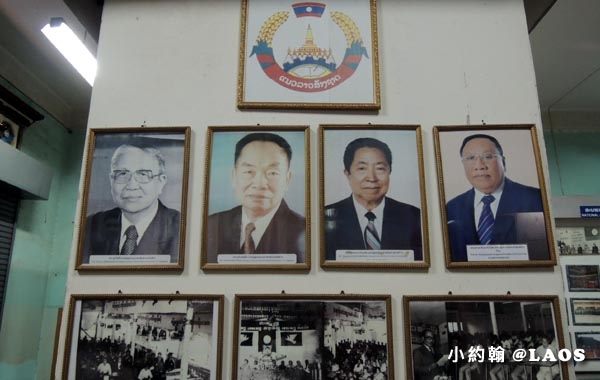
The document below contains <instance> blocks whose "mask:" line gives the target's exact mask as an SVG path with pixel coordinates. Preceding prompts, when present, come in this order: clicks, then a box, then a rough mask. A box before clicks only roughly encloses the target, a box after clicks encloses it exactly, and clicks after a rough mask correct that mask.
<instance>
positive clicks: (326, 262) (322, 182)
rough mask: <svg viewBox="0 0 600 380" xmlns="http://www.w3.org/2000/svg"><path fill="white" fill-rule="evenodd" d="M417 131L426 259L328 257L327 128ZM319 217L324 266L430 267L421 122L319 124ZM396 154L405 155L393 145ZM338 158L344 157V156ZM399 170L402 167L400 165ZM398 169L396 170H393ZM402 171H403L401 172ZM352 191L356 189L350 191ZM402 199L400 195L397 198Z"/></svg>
mask: <svg viewBox="0 0 600 380" xmlns="http://www.w3.org/2000/svg"><path fill="white" fill-rule="evenodd" d="M339 130H348V131H352V130H355V131H414V132H415V142H416V152H417V164H418V181H419V195H420V211H421V231H422V232H421V242H422V248H423V249H422V251H423V260H422V261H414V262H407V263H390V262H337V261H335V260H327V259H326V249H327V247H326V238H325V223H326V222H325V178H326V176H325V154H326V152H325V132H326V131H339ZM318 133H319V212H320V214H319V218H320V226H321V228H320V231H319V232H320V237H321V245H320V262H321V267H322V268H345V269H350V268H375V269H411V268H412V269H426V268H429V266H430V256H429V229H428V219H427V198H426V191H425V172H424V164H423V140H422V136H421V126H420V125H390V124H321V125H320V126H319V132H318ZM390 149H391V150H392V154H393V155H395V158H394V161H395V162H402V159H401V157H400V158H399V157H398V156H397V155H398V154H397V153H395V152H397V150H394V148H393V147H390ZM336 159H339V160H340V161H341V160H342V157H338V158H336ZM397 165H399V164H397ZM396 170H397V171H398V172H399V170H398V169H396ZM392 173H394V171H392ZM398 175H402V173H399V174H398ZM350 193H352V192H351V191H350ZM396 200H398V199H396Z"/></svg>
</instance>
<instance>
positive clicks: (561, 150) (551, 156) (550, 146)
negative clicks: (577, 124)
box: [544, 131, 600, 196]
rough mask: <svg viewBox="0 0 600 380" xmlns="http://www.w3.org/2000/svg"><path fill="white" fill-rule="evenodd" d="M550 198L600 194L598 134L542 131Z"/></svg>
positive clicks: (599, 143)
mask: <svg viewBox="0 0 600 380" xmlns="http://www.w3.org/2000/svg"><path fill="white" fill-rule="evenodd" d="M544 140H545V142H546V152H547V155H548V169H549V171H550V187H551V194H552V196H574V195H598V194H600V175H599V174H598V173H599V169H598V168H599V167H600V131H599V132H594V131H585V132H584V131H579V132H566V131H545V132H544Z"/></svg>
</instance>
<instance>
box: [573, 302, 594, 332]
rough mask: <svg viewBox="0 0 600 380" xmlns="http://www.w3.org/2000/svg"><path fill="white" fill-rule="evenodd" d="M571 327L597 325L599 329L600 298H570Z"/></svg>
mask: <svg viewBox="0 0 600 380" xmlns="http://www.w3.org/2000/svg"><path fill="white" fill-rule="evenodd" d="M570 304H571V316H572V318H573V325H598V326H599V327H600V298H571V299H570Z"/></svg>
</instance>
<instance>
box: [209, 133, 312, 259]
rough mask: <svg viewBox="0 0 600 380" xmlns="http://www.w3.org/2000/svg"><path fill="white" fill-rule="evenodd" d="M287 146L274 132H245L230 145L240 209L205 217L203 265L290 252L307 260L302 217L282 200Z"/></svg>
mask: <svg viewBox="0 0 600 380" xmlns="http://www.w3.org/2000/svg"><path fill="white" fill-rule="evenodd" d="M291 159H292V148H291V147H290V145H289V143H288V142H287V141H286V140H285V139H284V138H283V137H281V136H279V135H276V134H274V133H266V132H259V133H250V134H248V135H246V136H244V137H243V138H242V139H240V140H239V141H238V142H237V144H236V146H235V155H234V168H233V173H232V180H233V187H234V189H235V194H236V197H237V198H238V199H239V201H240V205H239V206H236V207H234V208H232V209H230V210H227V211H223V212H218V213H215V214H212V215H210V216H209V217H208V226H207V231H208V233H207V235H206V238H207V262H208V263H217V262H218V255H221V254H229V255H231V254H244V253H245V254H295V255H296V263H305V262H306V247H305V245H306V219H305V218H304V217H303V216H301V215H299V214H297V213H296V212H294V211H293V210H291V209H290V208H289V207H288V205H287V203H286V202H285V200H284V199H283V196H284V195H285V192H286V190H287V189H288V186H289V184H290V181H291V179H292V173H291V171H290V162H291Z"/></svg>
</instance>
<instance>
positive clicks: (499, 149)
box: [459, 133, 506, 169]
mask: <svg viewBox="0 0 600 380" xmlns="http://www.w3.org/2000/svg"><path fill="white" fill-rule="evenodd" d="M474 139H488V140H490V141H491V142H493V143H494V145H495V146H496V149H497V150H498V153H500V156H502V165H503V166H504V168H505V169H506V158H504V151H503V150H502V145H500V143H499V142H498V140H497V139H496V138H495V137H494V136H490V135H486V134H483V133H477V134H475V135H470V136H467V137H465V139H464V140H463V142H462V145H461V146H460V151H459V153H460V156H461V157H462V153H463V149H465V145H467V143H468V142H469V141H471V140H474Z"/></svg>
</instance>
